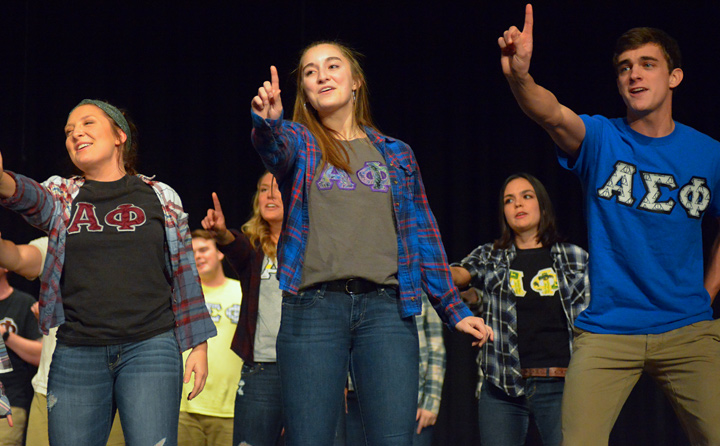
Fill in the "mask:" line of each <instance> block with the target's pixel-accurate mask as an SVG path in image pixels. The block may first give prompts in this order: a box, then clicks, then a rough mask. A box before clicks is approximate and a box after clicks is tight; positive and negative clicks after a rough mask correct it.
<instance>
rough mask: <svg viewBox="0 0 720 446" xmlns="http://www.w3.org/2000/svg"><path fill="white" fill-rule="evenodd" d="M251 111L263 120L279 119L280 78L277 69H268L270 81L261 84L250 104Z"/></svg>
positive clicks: (280, 108) (280, 105) (280, 109)
mask: <svg viewBox="0 0 720 446" xmlns="http://www.w3.org/2000/svg"><path fill="white" fill-rule="evenodd" d="M250 105H251V107H252V111H253V112H255V113H256V114H257V115H258V116H260V117H261V118H263V119H280V117H281V116H282V110H283V107H282V100H281V99H280V78H279V77H278V72H277V68H275V66H274V65H273V66H271V67H270V81H265V82H263V85H262V87H260V88H258V94H257V96H255V97H254V98H253V99H252V102H251V103H250Z"/></svg>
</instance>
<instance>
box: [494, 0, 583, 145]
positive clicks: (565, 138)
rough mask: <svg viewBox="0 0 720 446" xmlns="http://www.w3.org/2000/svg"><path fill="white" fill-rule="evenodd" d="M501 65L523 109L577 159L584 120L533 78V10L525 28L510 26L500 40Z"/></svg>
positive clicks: (529, 9) (528, 11) (528, 10)
mask: <svg viewBox="0 0 720 446" xmlns="http://www.w3.org/2000/svg"><path fill="white" fill-rule="evenodd" d="M498 45H499V46H500V65H501V66H502V70H503V74H504V75H505V78H506V79H507V81H508V84H510V89H511V90H512V93H513V95H514V96H515V99H516V100H517V102H518V104H519V105H520V108H521V109H522V110H523V112H525V114H526V115H528V116H529V117H530V118H531V119H532V120H533V121H535V122H537V123H538V124H540V126H541V127H542V128H544V129H545V131H546V132H548V134H549V135H550V137H551V138H552V139H553V141H555V144H557V145H558V147H560V148H561V149H562V150H563V151H564V152H566V153H568V154H569V155H572V156H575V154H576V152H577V150H578V149H579V148H580V144H582V142H583V139H585V124H584V123H583V121H582V119H580V117H579V116H578V115H577V114H576V113H575V112H573V111H572V110H570V109H569V108H567V107H565V106H564V105H562V104H560V102H558V100H557V98H556V97H555V95H554V94H552V93H551V92H550V91H548V90H547V89H545V88H543V87H541V86H539V85H538V84H536V83H535V80H534V79H533V77H532V76H531V75H530V59H531V58H532V51H533V9H532V5H530V4H528V5H526V6H525V24H524V26H523V30H522V31H520V30H519V29H518V28H517V27H516V26H511V27H510V28H508V29H507V30H506V31H505V32H504V33H503V35H502V37H500V38H498Z"/></svg>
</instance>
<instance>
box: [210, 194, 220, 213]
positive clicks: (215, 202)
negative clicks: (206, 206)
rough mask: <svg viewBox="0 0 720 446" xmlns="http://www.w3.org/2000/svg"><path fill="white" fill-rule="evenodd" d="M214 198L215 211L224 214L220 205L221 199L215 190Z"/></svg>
mask: <svg viewBox="0 0 720 446" xmlns="http://www.w3.org/2000/svg"><path fill="white" fill-rule="evenodd" d="M212 199H213V207H214V208H215V212H217V213H219V214H222V206H220V199H219V198H218V196H217V194H216V193H215V192H213V193H212Z"/></svg>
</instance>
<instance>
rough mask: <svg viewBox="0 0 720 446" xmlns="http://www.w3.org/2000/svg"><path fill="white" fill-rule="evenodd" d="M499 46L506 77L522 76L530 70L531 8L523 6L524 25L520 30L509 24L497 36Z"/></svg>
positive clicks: (529, 5)
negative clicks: (498, 36)
mask: <svg viewBox="0 0 720 446" xmlns="http://www.w3.org/2000/svg"><path fill="white" fill-rule="evenodd" d="M498 45H499V46H500V65H501V66H502V70H503V74H505V76H507V77H515V78H517V77H522V76H525V75H527V73H528V72H529V71H530V58H531V57H532V50H533V9H532V5H531V4H527V5H526V6H525V25H524V26H523V30H522V31H520V30H519V29H517V27H516V26H511V27H510V28H508V29H507V31H505V32H504V33H503V35H502V37H500V38H498Z"/></svg>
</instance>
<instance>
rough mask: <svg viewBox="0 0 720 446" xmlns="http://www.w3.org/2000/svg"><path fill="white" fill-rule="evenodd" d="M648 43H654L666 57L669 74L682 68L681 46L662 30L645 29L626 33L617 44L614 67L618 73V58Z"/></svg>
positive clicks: (636, 29) (634, 29) (635, 29)
mask: <svg viewBox="0 0 720 446" xmlns="http://www.w3.org/2000/svg"><path fill="white" fill-rule="evenodd" d="M648 43H654V44H655V45H657V46H659V47H660V49H661V50H662V52H663V54H664V55H665V60H666V61H667V65H668V71H669V72H672V71H673V70H674V69H675V68H681V66H682V55H681V54H680V46H679V45H678V43H677V41H676V40H675V39H673V38H672V37H670V35H668V33H666V32H665V31H663V30H661V29H657V28H647V27H643V28H633V29H630V30H628V31H626V32H625V34H623V35H622V36H620V37H619V38H618V40H617V42H616V43H615V54H613V67H614V68H616V73H617V67H618V62H619V60H618V58H619V57H620V55H621V54H622V53H624V52H625V51H628V50H634V49H636V48H639V47H641V46H643V45H645V44H648Z"/></svg>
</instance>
